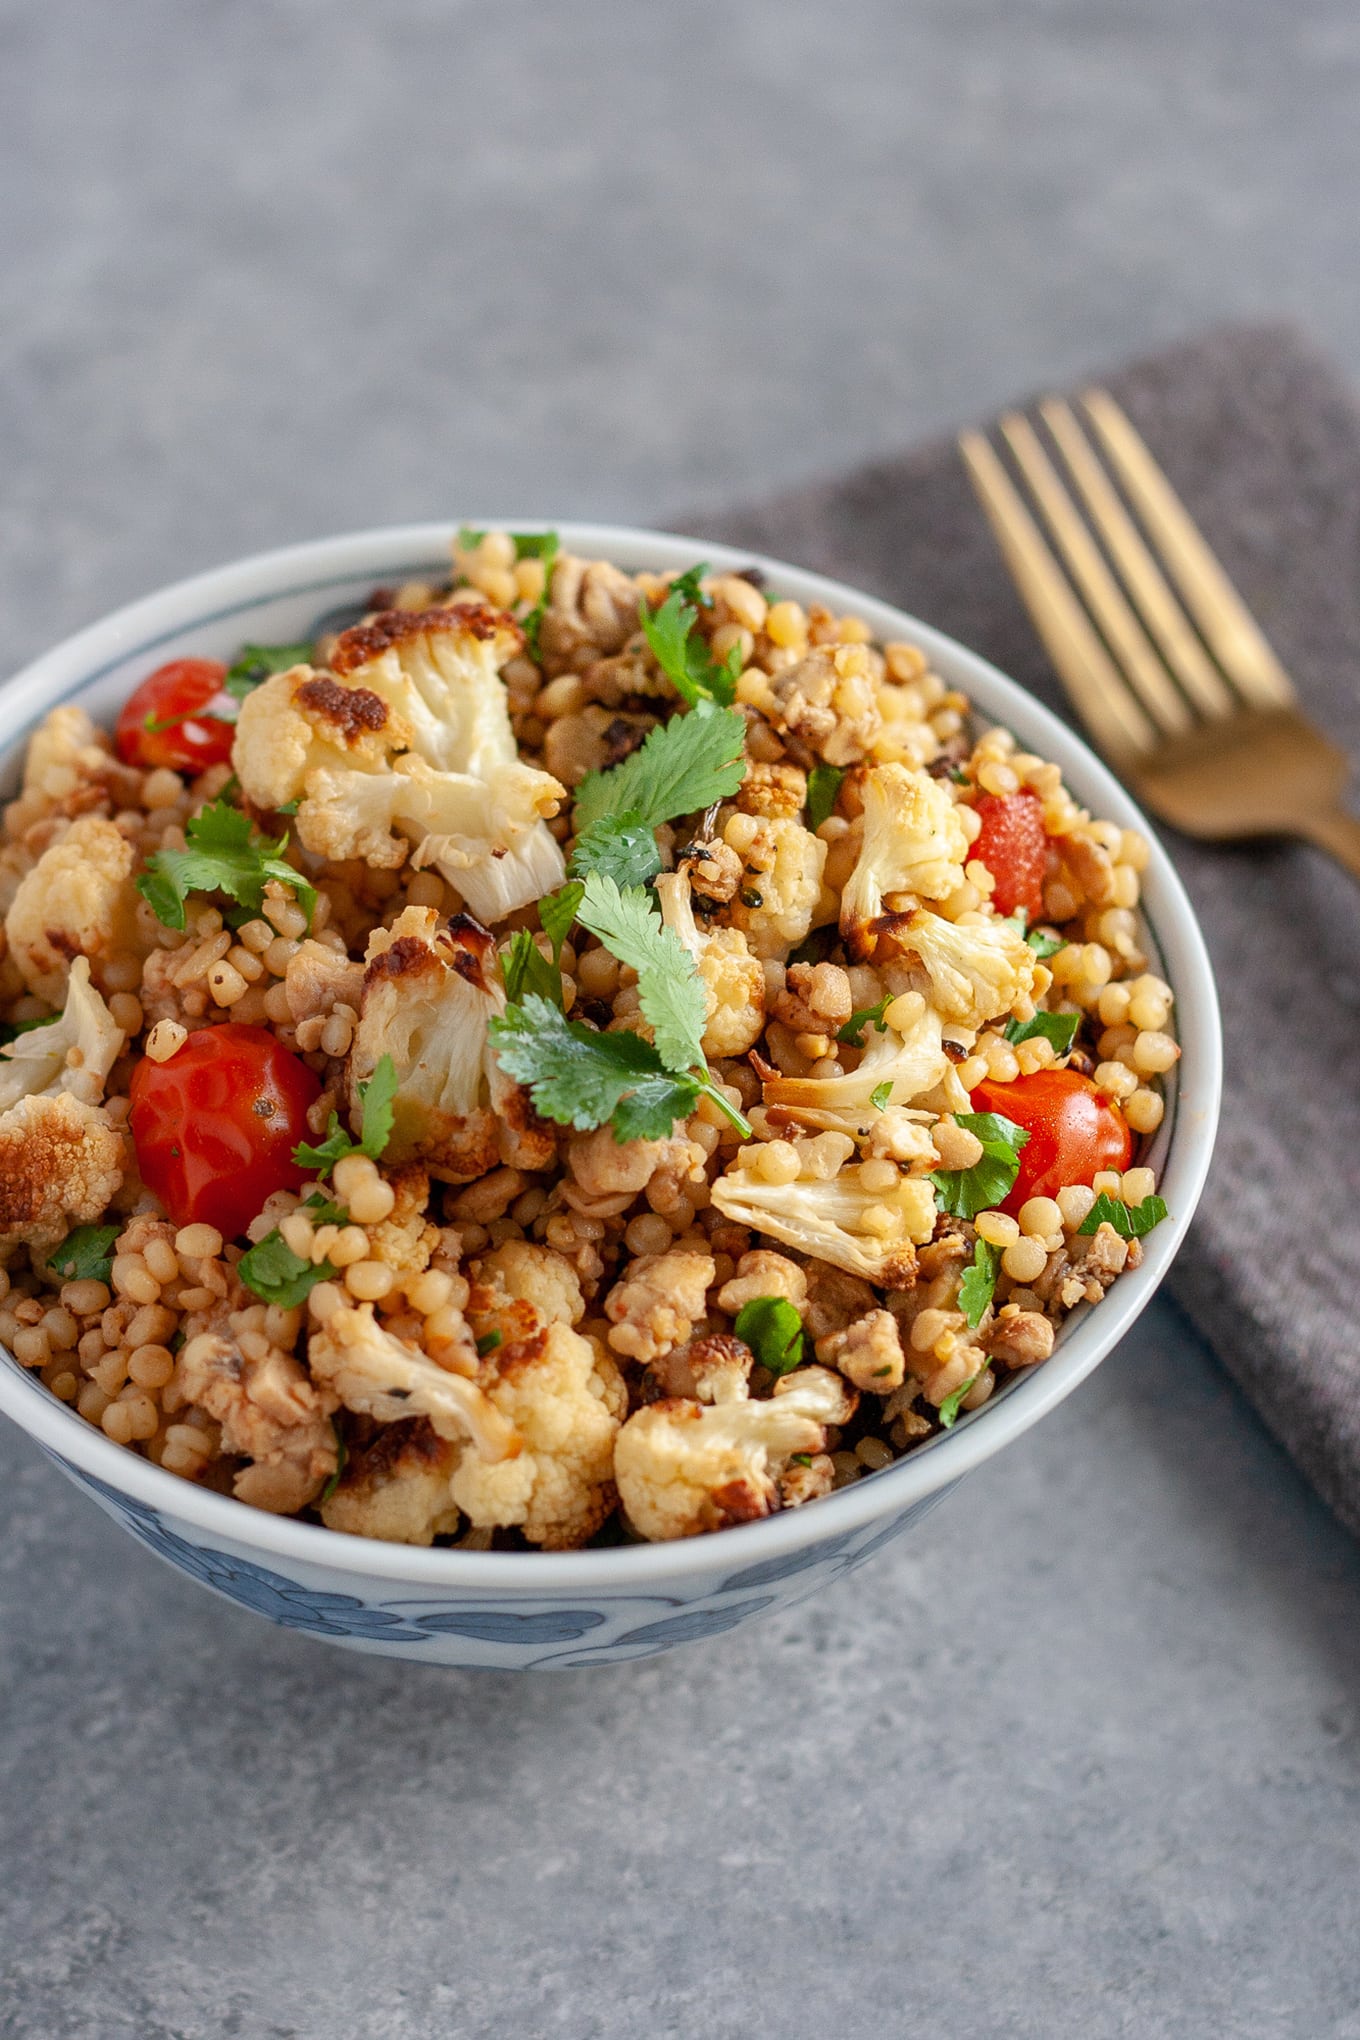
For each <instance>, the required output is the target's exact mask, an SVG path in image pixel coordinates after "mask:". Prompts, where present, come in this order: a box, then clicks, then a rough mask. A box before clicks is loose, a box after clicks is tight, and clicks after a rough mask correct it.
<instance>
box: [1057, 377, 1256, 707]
mask: <svg viewBox="0 0 1360 2040" xmlns="http://www.w3.org/2000/svg"><path fill="white" fill-rule="evenodd" d="M1082 402H1083V404H1084V405H1085V408H1086V411H1087V413H1088V415H1089V417H1090V418H1091V421H1092V423H1093V424H1094V425H1095V428H1096V431H1097V432H1098V433H1099V435H1100V438H1101V439H1102V441H1103V442H1104V445H1105V450H1106V452H1107V453H1108V454H1109V456H1110V459H1111V461H1112V462H1113V463H1114V466H1115V468H1116V470H1117V472H1118V474H1119V478H1120V480H1121V481H1122V482H1123V484H1124V487H1125V488H1126V489H1127V491H1128V493H1129V495H1130V497H1131V498H1132V499H1133V502H1134V504H1135V505H1136V507H1137V509H1138V512H1139V515H1140V516H1141V517H1142V519H1143V521H1144V523H1145V524H1146V526H1147V528H1148V530H1149V532H1150V533H1151V534H1152V536H1153V538H1154V539H1155V540H1156V542H1157V544H1158V546H1159V547H1160V549H1161V553H1162V557H1163V559H1164V560H1165V561H1166V564H1167V566H1168V567H1169V568H1170V569H1171V572H1172V573H1173V574H1174V576H1175V578H1176V580H1177V582H1178V583H1179V585H1180V590H1181V593H1182V594H1183V595H1184V597H1185V600H1186V602H1187V604H1188V605H1189V608H1190V610H1191V612H1192V614H1193V615H1194V617H1195V620H1196V622H1197V623H1198V624H1199V627H1200V629H1201V631H1202V632H1203V633H1204V636H1205V639H1206V641H1207V642H1208V644H1209V647H1210V649H1211V650H1212V651H1213V653H1214V655H1215V657H1216V658H1217V659H1218V662H1219V664H1220V666H1222V668H1223V671H1224V672H1225V673H1226V674H1227V676H1228V678H1229V680H1231V681H1232V683H1233V685H1234V686H1235V687H1236V688H1237V689H1238V691H1239V692H1240V693H1241V694H1242V695H1243V696H1244V697H1245V698H1246V700H1248V701H1249V702H1251V703H1253V704H1254V705H1255V706H1256V707H1258V708H1288V707H1290V706H1292V704H1293V700H1294V689H1293V687H1292V685H1291V684H1290V680H1289V676H1288V674H1287V673H1286V672H1285V670H1284V668H1283V666H1281V664H1280V662H1279V660H1278V659H1277V658H1276V656H1275V654H1274V652H1273V651H1272V650H1271V648H1270V646H1269V645H1268V644H1267V643H1266V640H1265V638H1264V637H1263V636H1262V634H1261V632H1260V630H1259V629H1258V628H1257V625H1256V622H1255V619H1254V618H1253V616H1252V614H1251V612H1250V610H1249V609H1248V608H1247V606H1246V604H1245V602H1243V600H1242V598H1241V596H1240V595H1239V594H1238V592H1237V590H1236V589H1235V588H1234V587H1233V585H1232V582H1231V581H1230V580H1229V579H1228V577H1227V575H1226V574H1225V573H1224V571H1223V569H1222V567H1221V566H1220V565H1219V563H1218V561H1217V560H1216V559H1215V558H1214V555H1213V554H1212V552H1210V550H1209V547H1208V546H1207V545H1206V544H1205V541H1204V539H1203V537H1202V536H1201V534H1200V532H1199V531H1198V530H1197V529H1196V527H1195V525H1194V523H1193V522H1192V520H1191V518H1190V514H1189V512H1188V511H1187V510H1186V508H1185V505H1184V504H1183V503H1182V502H1181V500H1180V498H1179V496H1177V494H1176V492H1175V490H1174V489H1173V488H1172V486H1171V484H1170V482H1169V481H1168V480H1167V478H1166V476H1165V475H1164V474H1163V473H1162V471H1161V469H1160V468H1159V467H1158V465H1157V463H1156V461H1155V460H1154V459H1153V457H1152V455H1151V454H1150V453H1149V452H1148V450H1147V447H1146V446H1145V445H1144V444H1143V442H1142V440H1141V439H1140V438H1139V436H1138V434H1137V432H1135V430H1134V428H1133V426H1132V425H1131V424H1130V423H1129V421H1128V419H1127V418H1126V417H1125V415H1124V413H1123V411H1122V410H1121V409H1120V407H1119V405H1118V404H1117V403H1116V402H1115V400H1114V398H1113V397H1112V396H1110V394H1109V393H1108V391H1106V390H1088V391H1087V392H1086V394H1085V396H1084V397H1083V398H1082Z"/></svg>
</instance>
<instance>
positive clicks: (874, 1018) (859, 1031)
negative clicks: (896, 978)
mask: <svg viewBox="0 0 1360 2040" xmlns="http://www.w3.org/2000/svg"><path fill="white" fill-rule="evenodd" d="M892 1002H893V995H892V993H891V992H885V993H884V994H883V997H882V998H881V999H880V1000H879V1002H878V1004H877V1005H876V1006H860V1007H859V1008H858V1009H857V1010H856V1011H855V1012H853V1013H852V1014H851V1015H850V1018H849V1019H848V1020H847V1021H846V1023H845V1025H844V1026H843V1027H840V1028H838V1029H837V1031H836V1039H837V1041H843V1042H844V1043H845V1044H846V1046H847V1047H848V1048H863V1046H864V1030H865V1028H866V1027H877V1028H880V1029H881V1028H882V1026H883V1016H884V1014H885V1013H886V1012H887V1010H888V1008H889V1006H891V1004H892Z"/></svg>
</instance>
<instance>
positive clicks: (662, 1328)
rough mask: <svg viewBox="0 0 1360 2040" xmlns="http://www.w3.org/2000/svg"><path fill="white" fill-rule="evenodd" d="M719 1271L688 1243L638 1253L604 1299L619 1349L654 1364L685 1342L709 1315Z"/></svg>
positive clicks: (613, 1342) (614, 1344)
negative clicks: (712, 1287)
mask: <svg viewBox="0 0 1360 2040" xmlns="http://www.w3.org/2000/svg"><path fill="white" fill-rule="evenodd" d="M715 1273H716V1268H715V1265H714V1261H713V1256H712V1255H711V1254H701V1253H696V1252H695V1251H694V1250H693V1249H691V1248H689V1247H672V1248H671V1249H670V1250H669V1251H668V1252H667V1253H664V1254H639V1255H638V1256H637V1259H636V1260H634V1261H632V1262H630V1263H629V1266H628V1271H627V1273H626V1274H625V1276H624V1278H623V1280H622V1281H621V1282H618V1283H616V1284H615V1285H614V1287H613V1289H611V1290H610V1292H609V1295H608V1296H607V1297H606V1298H605V1305H604V1314H605V1316H606V1317H607V1318H608V1319H609V1322H610V1324H611V1325H612V1326H613V1330H612V1331H611V1332H610V1334H609V1343H610V1345H611V1346H612V1347H613V1348H614V1351H615V1352H616V1353H624V1354H626V1355H627V1356H628V1358H629V1359H630V1360H641V1361H643V1362H650V1361H653V1360H656V1359H659V1357H660V1356H661V1354H663V1353H666V1352H669V1350H670V1348H671V1347H672V1346H679V1345H682V1344H683V1343H684V1341H685V1340H686V1339H687V1338H688V1337H689V1335H690V1333H691V1332H692V1331H693V1329H694V1327H695V1325H696V1324H697V1323H698V1322H699V1319H700V1318H701V1317H702V1316H703V1314H704V1300H705V1298H706V1296H707V1295H708V1286H709V1284H710V1283H711V1282H712V1280H713V1277H714V1274H715Z"/></svg>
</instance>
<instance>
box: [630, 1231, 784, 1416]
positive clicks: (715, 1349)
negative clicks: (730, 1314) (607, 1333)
mask: <svg viewBox="0 0 1360 2040" xmlns="http://www.w3.org/2000/svg"><path fill="white" fill-rule="evenodd" d="M771 1258H772V1259H773V1256H771ZM754 1364H755V1355H754V1354H753V1353H752V1351H751V1349H750V1347H749V1346H747V1345H745V1344H744V1343H743V1342H742V1340H740V1339H737V1338H734V1337H733V1336H732V1334H731V1333H730V1332H706V1333H705V1334H704V1336H703V1337H702V1338H700V1339H687V1340H686V1341H685V1344H684V1345H683V1346H672V1347H671V1350H670V1352H669V1353H663V1354H662V1355H661V1358H660V1359H659V1360H654V1361H653V1362H652V1364H651V1366H650V1367H649V1368H648V1369H647V1373H646V1376H645V1378H644V1381H643V1384H642V1399H643V1401H644V1402H660V1401H662V1400H663V1399H664V1398H666V1397H671V1396H680V1397H682V1398H683V1399H684V1400H685V1401H687V1402H700V1403H720V1402H742V1401H744V1400H745V1397H746V1394H747V1389H748V1385H749V1383H750V1379H751V1369H752V1367H753V1366H754Z"/></svg>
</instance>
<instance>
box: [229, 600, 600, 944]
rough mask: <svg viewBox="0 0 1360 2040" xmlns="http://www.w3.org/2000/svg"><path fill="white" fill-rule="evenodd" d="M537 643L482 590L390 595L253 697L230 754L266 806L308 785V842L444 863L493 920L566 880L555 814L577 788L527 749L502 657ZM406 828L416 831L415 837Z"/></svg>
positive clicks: (385, 863)
mask: <svg viewBox="0 0 1360 2040" xmlns="http://www.w3.org/2000/svg"><path fill="white" fill-rule="evenodd" d="M522 642H523V634H522V633H521V631H520V630H519V627H518V626H517V625H516V624H515V623H513V622H512V621H511V619H510V618H509V617H508V616H506V615H504V614H503V613H502V612H501V611H499V610H493V609H490V608H488V607H486V605H484V604H476V603H459V604H454V605H452V606H450V607H449V608H447V609H432V610H424V611H420V612H415V613H413V612H410V611H405V610H389V611H386V612H385V613H384V614H383V615H382V616H380V617H378V618H377V619H376V620H375V621H374V622H373V623H371V624H364V625H359V626H357V627H356V628H355V629H353V630H348V631H344V632H342V634H341V636H340V637H339V639H338V640H337V642H336V644H335V646H334V649H333V651H332V654H331V665H332V668H333V671H332V672H331V673H323V674H318V673H313V672H312V671H311V669H310V668H309V667H294V668H293V670H292V671H291V672H288V673H280V674H276V675H275V676H274V677H273V678H272V679H270V680H267V681H265V683H264V684H263V686H261V687H257V688H256V689H254V691H253V692H252V693H251V694H249V695H248V696H247V697H246V699H245V701H244V702H243V703H242V704H241V713H240V717H239V719H238V722H237V729H236V739H235V742H234V744H233V746H232V763H233V765H234V767H235V769H236V772H237V774H238V776H239V778H240V781H241V784H242V787H243V788H244V789H245V792H246V794H247V795H248V797H249V798H250V799H251V800H252V801H254V802H256V803H257V805H259V806H262V807H273V808H277V807H281V806H284V805H286V804H287V803H289V802H291V801H294V800H296V801H297V802H298V803H299V805H298V809H297V831H298V835H299V837H300V838H301V840H302V842H303V843H304V844H305V845H306V847H307V848H308V849H309V850H312V851H314V852H316V853H317V854H318V855H320V856H324V857H329V858H333V859H344V858H348V857H362V858H364V859H365V861H366V862H368V863H369V864H373V865H376V866H378V867H391V866H395V865H398V864H400V863H402V862H403V861H404V859H405V857H406V854H407V843H408V842H409V843H411V844H414V845H415V849H414V853H413V858H412V861H413V862H414V863H415V864H417V865H425V864H433V865H435V866H437V868H438V869H439V870H440V871H441V872H442V873H443V874H444V876H445V877H446V878H447V879H448V880H449V882H450V884H451V885H454V886H456V887H457V889H458V891H459V892H460V893H461V894H462V895H463V897H464V898H465V899H466V900H467V902H468V905H469V906H470V907H471V909H472V911H473V913H475V914H477V915H478V916H479V917H480V918H481V919H482V920H484V921H498V920H501V919H503V918H504V916H505V915H506V914H508V913H511V912H513V910H514V909H515V908H517V907H522V906H525V905H527V904H528V902H529V901H531V900H536V899H539V898H541V897H542V895H543V894H544V893H545V892H551V891H552V890H553V888H554V887H555V886H558V885H560V884H561V882H562V878H563V875H564V867H563V862H562V853H561V850H560V849H559V848H558V845H557V843H556V841H555V839H554V837H553V836H552V834H551V832H550V831H549V830H548V829H547V827H546V826H545V824H544V819H543V818H544V817H545V816H547V815H551V814H555V813H556V811H557V806H558V803H559V801H560V800H561V799H562V797H563V788H562V787H561V786H560V785H559V784H558V782H557V781H556V780H555V779H553V778H552V777H551V776H550V775H549V774H548V773H546V772H541V771H539V770H538V769H537V768H536V767H534V766H531V765H526V764H524V763H523V762H522V761H521V760H520V757H519V754H518V749H517V746H516V743H515V736H514V731H513V729H512V728H511V725H510V716H509V711H508V708H507V706H506V697H505V688H504V686H503V684H502V682H501V678H500V673H499V670H498V669H499V667H500V666H501V665H503V664H504V662H505V661H506V660H507V659H508V658H510V657H512V656H513V654H514V653H515V652H516V651H517V650H518V649H519V648H520V646H521V644H522ZM402 839H405V841H403V840H402Z"/></svg>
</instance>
